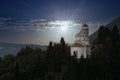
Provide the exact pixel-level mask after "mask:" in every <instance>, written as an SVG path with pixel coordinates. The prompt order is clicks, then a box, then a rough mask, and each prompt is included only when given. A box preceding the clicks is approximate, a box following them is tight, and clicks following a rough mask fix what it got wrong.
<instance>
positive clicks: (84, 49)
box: [71, 24, 91, 58]
mask: <svg viewBox="0 0 120 80" xmlns="http://www.w3.org/2000/svg"><path fill="white" fill-rule="evenodd" d="M75 37H76V40H75V42H74V43H73V44H72V45H71V56H73V55H76V57H77V58H81V56H83V57H84V58H87V56H89V55H90V54H91V45H90V43H89V28H88V25H87V24H83V26H82V27H81V30H80V32H79V33H78V34H77V35H76V36H75Z"/></svg>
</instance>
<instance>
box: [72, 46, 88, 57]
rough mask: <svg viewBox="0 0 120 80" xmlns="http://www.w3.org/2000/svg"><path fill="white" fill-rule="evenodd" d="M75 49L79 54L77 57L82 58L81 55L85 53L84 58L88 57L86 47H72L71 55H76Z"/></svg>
mask: <svg viewBox="0 0 120 80" xmlns="http://www.w3.org/2000/svg"><path fill="white" fill-rule="evenodd" d="M74 51H75V52H76V54H77V58H80V57H81V55H83V57H84V58H86V49H85V47H71V55H72V56H73V55H74Z"/></svg>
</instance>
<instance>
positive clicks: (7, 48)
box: [0, 42, 47, 57]
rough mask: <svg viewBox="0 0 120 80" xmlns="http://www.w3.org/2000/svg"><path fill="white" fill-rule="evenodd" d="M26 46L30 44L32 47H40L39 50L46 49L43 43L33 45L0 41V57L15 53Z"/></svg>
mask: <svg viewBox="0 0 120 80" xmlns="http://www.w3.org/2000/svg"><path fill="white" fill-rule="evenodd" d="M26 46H32V47H33V48H40V49H41V50H47V46H44V45H33V44H15V43H2V42H1V43H0V57H4V56H5V55H8V54H12V55H17V53H18V52H19V51H20V50H21V49H22V48H25V47H26Z"/></svg>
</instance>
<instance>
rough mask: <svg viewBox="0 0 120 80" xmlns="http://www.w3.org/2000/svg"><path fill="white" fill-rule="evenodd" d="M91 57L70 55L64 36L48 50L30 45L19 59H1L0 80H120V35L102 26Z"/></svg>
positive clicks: (10, 57)
mask: <svg viewBox="0 0 120 80" xmlns="http://www.w3.org/2000/svg"><path fill="white" fill-rule="evenodd" d="M94 42H95V43H93V45H92V52H91V56H90V57H88V58H83V56H82V57H81V58H80V59H77V58H76V56H75V55H74V56H70V46H69V45H68V44H66V42H65V40H64V38H63V37H62V38H61V40H60V43H53V42H52V41H50V43H49V46H48V49H47V51H42V50H41V49H39V48H32V47H30V46H27V47H25V48H23V49H21V50H20V52H18V54H17V56H14V55H6V56H5V57H4V58H0V80H119V79H120V69H119V68H120V35H119V30H118V29H117V26H116V25H115V26H114V27H113V29H112V30H109V29H107V28H105V27H104V26H101V27H100V29H99V33H98V39H97V40H96V41H94Z"/></svg>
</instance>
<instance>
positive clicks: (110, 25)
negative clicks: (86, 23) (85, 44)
mask: <svg viewBox="0 0 120 80" xmlns="http://www.w3.org/2000/svg"><path fill="white" fill-rule="evenodd" d="M114 25H117V27H118V29H119V31H120V17H117V18H115V19H114V20H112V21H111V22H110V23H108V24H107V25H105V27H107V28H109V29H112V28H113V26H114ZM97 37H98V31H96V32H94V33H93V34H91V35H90V42H93V41H94V40H95V39H97Z"/></svg>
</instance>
